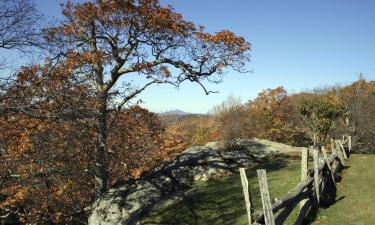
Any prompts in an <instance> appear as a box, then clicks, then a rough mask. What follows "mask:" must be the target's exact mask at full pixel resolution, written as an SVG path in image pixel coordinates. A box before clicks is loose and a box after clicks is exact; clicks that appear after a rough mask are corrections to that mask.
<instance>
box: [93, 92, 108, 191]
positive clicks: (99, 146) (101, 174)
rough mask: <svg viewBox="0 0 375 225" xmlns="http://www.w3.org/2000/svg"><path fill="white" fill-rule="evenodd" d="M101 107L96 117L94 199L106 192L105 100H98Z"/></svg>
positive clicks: (103, 98)
mask: <svg viewBox="0 0 375 225" xmlns="http://www.w3.org/2000/svg"><path fill="white" fill-rule="evenodd" d="M100 101H101V106H100V109H99V116H98V117H97V121H96V122H97V140H96V146H95V156H94V160H95V162H94V163H95V165H94V168H95V170H94V176H95V191H96V197H100V196H101V195H103V194H104V193H106V192H107V184H108V170H107V154H106V152H107V151H106V150H107V149H106V148H107V99H106V97H102V98H101V99H100Z"/></svg>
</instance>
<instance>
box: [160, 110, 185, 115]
mask: <svg viewBox="0 0 375 225" xmlns="http://www.w3.org/2000/svg"><path fill="white" fill-rule="evenodd" d="M158 114H159V115H161V116H169V115H177V116H185V115H191V114H192V113H188V112H184V111H182V110H179V109H175V110H170V111H167V112H163V113H158Z"/></svg>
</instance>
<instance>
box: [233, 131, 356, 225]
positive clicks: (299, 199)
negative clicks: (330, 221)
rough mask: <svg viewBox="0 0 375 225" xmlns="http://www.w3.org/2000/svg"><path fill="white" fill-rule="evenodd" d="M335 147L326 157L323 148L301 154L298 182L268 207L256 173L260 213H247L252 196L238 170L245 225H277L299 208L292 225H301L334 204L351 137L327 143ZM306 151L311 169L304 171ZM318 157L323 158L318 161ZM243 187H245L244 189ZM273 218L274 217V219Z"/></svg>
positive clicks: (262, 176)
mask: <svg viewBox="0 0 375 225" xmlns="http://www.w3.org/2000/svg"><path fill="white" fill-rule="evenodd" d="M331 143H334V144H335V146H332V148H331V151H332V152H331V155H330V156H328V154H327V152H326V150H325V148H324V147H323V148H322V149H317V148H310V149H306V150H304V151H302V160H301V181H300V182H299V183H298V184H297V185H296V186H295V187H294V188H293V189H292V190H290V191H289V192H288V193H287V194H286V195H285V196H283V197H282V198H281V199H280V200H277V201H276V202H275V203H273V204H272V205H271V203H270V201H269V190H268V184H267V177H266V171H265V170H257V173H258V180H259V188H260V193H261V197H262V204H263V210H255V211H251V210H250V208H249V207H250V206H252V205H253V203H252V202H251V199H252V196H251V194H250V192H249V191H248V190H249V189H250V187H246V185H247V186H248V185H250V184H249V182H248V180H247V178H246V173H245V170H244V168H241V169H240V171H241V180H242V185H243V187H244V196H245V200H246V210H247V212H248V221H249V225H257V224H266V225H273V224H276V225H280V224H283V222H284V221H285V220H286V219H287V218H288V217H289V215H290V213H291V212H292V211H293V209H294V208H295V207H296V206H297V205H298V204H300V210H299V214H298V217H297V220H296V221H295V224H297V225H298V224H302V222H303V220H304V218H305V217H306V215H308V214H309V213H314V212H316V211H317V209H318V208H319V207H328V206H329V205H332V204H333V203H334V202H335V198H336V183H335V182H339V181H340V180H341V177H340V172H341V170H343V169H344V168H345V165H346V164H345V160H346V159H348V158H349V156H350V150H351V148H352V146H351V144H352V143H351V137H350V136H345V138H343V140H336V141H331ZM309 150H312V151H313V154H312V155H313V158H314V168H313V169H310V170H308V156H309ZM320 153H322V155H323V157H320ZM244 185H245V186H244ZM276 214H277V216H275V215H276Z"/></svg>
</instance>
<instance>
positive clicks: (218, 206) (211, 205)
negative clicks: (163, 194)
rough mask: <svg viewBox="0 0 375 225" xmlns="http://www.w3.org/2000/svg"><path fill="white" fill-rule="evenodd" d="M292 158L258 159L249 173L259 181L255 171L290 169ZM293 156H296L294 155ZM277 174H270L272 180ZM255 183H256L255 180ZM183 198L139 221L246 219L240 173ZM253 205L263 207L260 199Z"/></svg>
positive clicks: (255, 190)
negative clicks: (273, 175) (289, 163)
mask: <svg viewBox="0 0 375 225" xmlns="http://www.w3.org/2000/svg"><path fill="white" fill-rule="evenodd" d="M290 159H291V158H288V157H285V156H278V157H273V158H267V159H263V160H257V162H256V163H255V165H254V166H253V167H250V168H249V169H247V171H248V173H247V176H248V178H249V180H250V181H251V182H254V181H255V182H256V180H257V177H256V170H257V169H266V170H267V172H271V171H277V170H280V169H282V168H283V169H285V170H293V168H288V167H287V165H288V162H289V161H290ZM292 159H293V158H292ZM274 179H277V178H276V177H272V176H271V177H269V181H270V182H273V180H274ZM255 182H254V183H255ZM251 192H252V195H253V196H259V189H258V188H256V187H255V186H254V188H253V189H252V190H251ZM181 197H183V198H182V200H181V201H179V202H177V203H174V204H172V205H171V206H168V207H166V208H162V209H153V210H151V212H150V213H149V215H148V216H145V217H144V218H143V220H142V222H141V223H140V224H142V225H146V224H149V225H151V224H170V225H172V224H176V225H177V224H190V225H198V224H222V225H229V224H230V225H233V224H238V223H239V221H240V222H242V221H245V222H246V210H245V207H244V200H243V192H242V186H241V182H240V178H239V176H238V175H235V176H231V177H228V178H225V179H223V180H220V181H211V182H208V183H207V184H206V185H204V186H201V187H198V189H197V191H196V192H195V193H194V194H191V195H189V194H188V195H186V196H184V195H183V194H182V193H181ZM254 203H255V204H254V205H255V206H254V207H256V208H259V207H261V203H260V199H254Z"/></svg>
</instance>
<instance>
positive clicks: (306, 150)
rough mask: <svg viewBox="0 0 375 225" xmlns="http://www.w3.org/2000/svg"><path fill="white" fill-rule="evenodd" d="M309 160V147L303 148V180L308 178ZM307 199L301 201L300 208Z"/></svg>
mask: <svg viewBox="0 0 375 225" xmlns="http://www.w3.org/2000/svg"><path fill="white" fill-rule="evenodd" d="M308 162H309V148H303V149H302V161H301V181H303V180H305V179H307V170H308V165H309V164H308ZM306 202H307V200H306V199H304V200H302V201H301V203H300V205H299V206H300V209H302V208H303V206H304V205H305V204H306Z"/></svg>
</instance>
